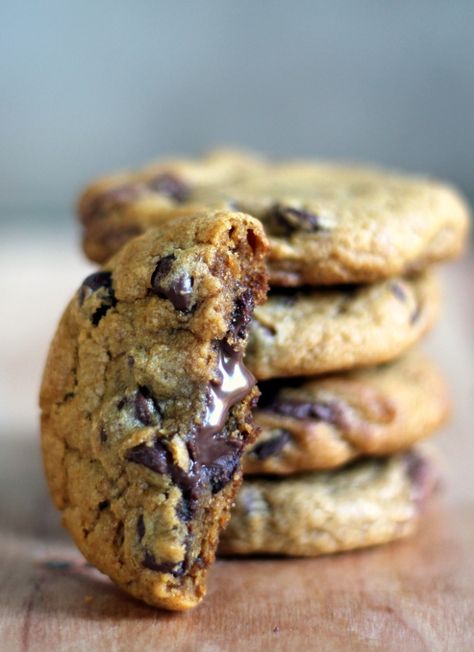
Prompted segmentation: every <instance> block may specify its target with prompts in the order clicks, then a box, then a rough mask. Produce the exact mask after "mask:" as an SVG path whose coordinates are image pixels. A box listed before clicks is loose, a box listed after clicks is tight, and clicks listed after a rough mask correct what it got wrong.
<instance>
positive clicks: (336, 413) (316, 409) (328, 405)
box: [266, 398, 349, 427]
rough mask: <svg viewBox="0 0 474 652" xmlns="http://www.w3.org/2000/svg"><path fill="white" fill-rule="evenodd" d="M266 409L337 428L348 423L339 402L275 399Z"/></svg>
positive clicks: (341, 404)
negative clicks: (330, 424) (315, 420)
mask: <svg viewBox="0 0 474 652" xmlns="http://www.w3.org/2000/svg"><path fill="white" fill-rule="evenodd" d="M266 409H269V410H270V411H272V412H275V413H276V414H281V415H283V416H286V417H293V419H299V420H304V419H317V420H319V421H326V422H327V423H333V424H334V425H336V426H338V427H345V426H347V423H348V421H349V414H348V413H347V407H346V406H345V404H344V403H342V402H341V401H316V402H311V401H304V400H303V401H301V400H296V399H285V398H277V399H276V400H275V401H273V403H271V404H270V406H269V407H268V408H266Z"/></svg>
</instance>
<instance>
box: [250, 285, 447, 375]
mask: <svg viewBox="0 0 474 652" xmlns="http://www.w3.org/2000/svg"><path fill="white" fill-rule="evenodd" d="M438 308H439V288H438V283H437V279H436V277H434V276H433V274H432V273H430V272H423V273H420V274H419V275H417V276H414V277H412V278H406V279H402V278H398V279H390V280H387V281H379V282H378V283H373V284H371V285H364V286H345V287H339V288H331V289H329V288H327V289H324V288H319V289H317V290H309V289H305V290H302V291H301V292H295V291H294V290H293V291H286V292H281V291H280V292H278V291H276V290H274V291H272V292H271V293H270V295H269V299H268V301H267V302H266V303H265V304H264V305H262V306H259V307H258V308H257V309H256V310H255V313H254V319H253V322H252V326H251V329H250V336H249V344H248V347H247V352H246V364H247V365H248V367H249V368H250V369H251V371H252V373H253V374H254V375H255V376H256V377H257V378H258V379H259V380H266V379H268V378H279V377H282V378H285V377H289V376H312V375H317V374H322V373H328V372H334V371H340V370H344V369H351V368H354V367H364V366H370V365H375V364H379V363H382V362H386V361H388V360H392V359H394V358H396V357H398V356H399V355H400V354H401V353H403V352H404V351H405V350H406V349H408V348H409V347H411V346H412V345H413V344H414V343H415V342H417V341H418V340H419V339H420V338H421V337H422V336H423V335H424V334H425V333H426V332H427V331H428V330H429V328H430V327H431V326H432V325H433V324H434V322H435V321H436V318H437V315H438Z"/></svg>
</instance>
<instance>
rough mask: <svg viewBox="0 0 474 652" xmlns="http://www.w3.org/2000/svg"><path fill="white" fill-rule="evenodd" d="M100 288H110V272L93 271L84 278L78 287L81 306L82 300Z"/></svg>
mask: <svg viewBox="0 0 474 652" xmlns="http://www.w3.org/2000/svg"><path fill="white" fill-rule="evenodd" d="M100 288H105V289H106V290H111V289H112V274H111V273H110V272H94V274H90V275H89V276H87V278H85V279H84V281H83V282H82V285H81V287H80V289H79V305H80V306H82V304H83V303H84V301H85V300H86V299H88V298H89V297H90V296H91V294H93V293H94V292H96V291H97V290H99V289H100Z"/></svg>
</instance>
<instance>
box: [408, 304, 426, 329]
mask: <svg viewBox="0 0 474 652" xmlns="http://www.w3.org/2000/svg"><path fill="white" fill-rule="evenodd" d="M422 312H423V307H422V305H421V303H418V304H417V306H416V308H415V310H414V311H413V313H412V314H411V316H410V324H411V325H412V326H413V325H414V324H416V322H417V321H418V320H419V319H420V317H421V313H422Z"/></svg>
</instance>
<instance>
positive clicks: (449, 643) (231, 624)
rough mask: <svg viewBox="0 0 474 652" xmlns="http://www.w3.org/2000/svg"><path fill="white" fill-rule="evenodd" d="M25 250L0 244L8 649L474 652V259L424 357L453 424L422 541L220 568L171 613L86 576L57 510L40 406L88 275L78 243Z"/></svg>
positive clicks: (2, 527) (16, 242)
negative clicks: (43, 450) (71, 307)
mask: <svg viewBox="0 0 474 652" xmlns="http://www.w3.org/2000/svg"><path fill="white" fill-rule="evenodd" d="M24 240H25V239H24V236H21V237H15V236H14V235H11V236H10V237H9V238H8V239H4V240H3V242H2V244H1V245H0V247H1V249H0V279H1V280H0V284H1V286H2V287H1V288H0V289H1V291H2V301H3V302H4V303H3V307H4V309H5V312H4V313H3V317H2V321H1V325H0V341H1V342H2V375H1V376H0V394H1V402H2V403H1V406H0V407H1V409H0V412H1V414H0V425H1V439H0V445H1V455H0V586H1V592H0V649H1V650H5V651H6V652H11V651H16V650H34V651H36V650H39V651H43V650H48V651H49V650H51V651H54V652H56V651H61V650H74V651H76V650H87V651H95V650H120V651H121V650H123V651H124V652H125V651H127V652H130V651H133V650H140V652H146V651H148V650H170V651H171V650H203V651H206V652H211V651H215V650H245V651H246V652H248V651H251V650H296V651H299V650H324V651H326V650H367V649H370V650H384V651H390V650H396V651H397V652H398V651H400V650H403V651H404V650H440V651H441V650H443V651H445V650H453V651H456V652H461V651H463V650H466V651H467V650H474V562H473V556H474V500H473V498H474V465H473V459H474V432H473V425H472V424H473V423H474V414H473V412H474V410H473V407H474V405H473V403H474V401H473V398H474V375H473V357H474V356H473V353H474V307H473V306H474V302H473V299H474V290H473V283H474V258H472V257H471V258H470V259H466V260H464V261H463V262H461V263H459V264H457V265H456V266H453V267H452V269H450V270H449V271H447V273H446V274H445V286H446V292H445V293H446V310H445V314H444V318H443V321H442V323H441V324H440V325H439V326H438V328H437V330H436V333H435V334H434V335H433V336H432V337H431V338H430V341H429V342H428V345H427V346H428V349H430V350H432V351H433V352H434V353H435V355H436V357H437V358H438V360H439V361H440V363H441V365H442V366H443V367H444V369H445V371H446V374H447V376H448V378H449V379H450V382H451V384H452V387H453V397H454V400H455V403H456V412H455V416H454V419H453V421H452V423H451V425H450V427H449V428H447V429H446V431H445V432H444V433H443V434H442V435H441V436H440V437H439V438H438V441H439V447H440V449H441V452H442V459H443V462H444V463H445V466H446V478H447V479H446V489H445V492H444V495H443V496H442V498H441V499H440V501H439V502H438V503H437V504H436V505H434V506H433V507H432V508H431V510H430V512H429V513H427V514H426V516H425V517H424V519H423V521H422V523H421V527H420V532H419V534H418V535H417V536H416V537H414V538H412V539H411V540H408V541H405V542H401V543H397V544H392V545H388V546H385V547H381V548H378V549H372V550H367V551H363V552H357V553H351V554H343V555H338V556H333V557H327V558H320V559H314V560H291V561H290V560H287V561H285V560H265V561H261V560H253V561H219V562H217V563H216V565H215V567H214V568H213V569H212V571H211V574H210V583H209V594H208V597H207V599H206V600H205V601H204V603H203V604H202V605H201V606H200V607H198V608H197V609H196V610H194V611H192V612H189V613H184V614H170V613H164V612H160V611H157V610H153V609H151V608H149V607H147V606H145V605H142V604H140V603H138V602H136V601H134V600H132V599H130V598H128V597H127V596H126V595H124V594H122V593H121V592H120V591H119V590H118V589H116V588H115V587H114V586H113V585H112V584H111V583H110V582H109V581H108V580H107V579H106V578H104V577H103V576H101V575H100V574H99V573H98V572H97V571H95V570H94V569H92V568H91V567H89V566H88V565H87V564H85V563H84V560H83V559H82V557H81V555H80V554H79V553H78V552H77V551H76V550H75V548H74V546H73V545H72V544H71V543H70V542H69V539H68V537H67V535H66V534H65V532H63V530H62V529H61V527H60V525H59V519H58V516H57V514H56V513H55V512H54V510H53V508H52V507H51V505H50V502H49V498H48V495H47V490H46V486H45V482H44V479H43V475H42V469H41V462H40V459H39V450H38V432H37V423H36V419H37V411H36V406H35V400H36V398H35V397H36V391H37V385H38V382H39V375H40V370H41V366H42V363H43V359H44V355H45V350H46V346H47V340H48V338H49V336H50V334H51V332H52V330H53V328H54V324H55V321H56V319H57V316H58V313H59V311H60V308H61V307H62V305H63V304H64V303H65V300H66V298H67V297H68V295H69V294H70V293H71V289H73V288H74V287H75V286H76V285H78V283H79V281H80V279H81V277H82V276H83V275H84V274H85V273H87V271H88V270H89V267H88V265H87V264H86V263H85V262H84V261H83V260H82V259H81V258H80V256H79V254H78V253H77V251H76V249H75V246H74V241H73V238H72V236H66V237H65V236H58V237H57V238H56V239H54V238H52V237H48V238H47V239H46V238H44V237H43V238H42V237H41V236H38V237H37V238H36V237H35V238H31V242H29V243H28V242H27V243H25V241H24ZM20 250H21V253H20ZM3 347H4V348H3Z"/></svg>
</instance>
